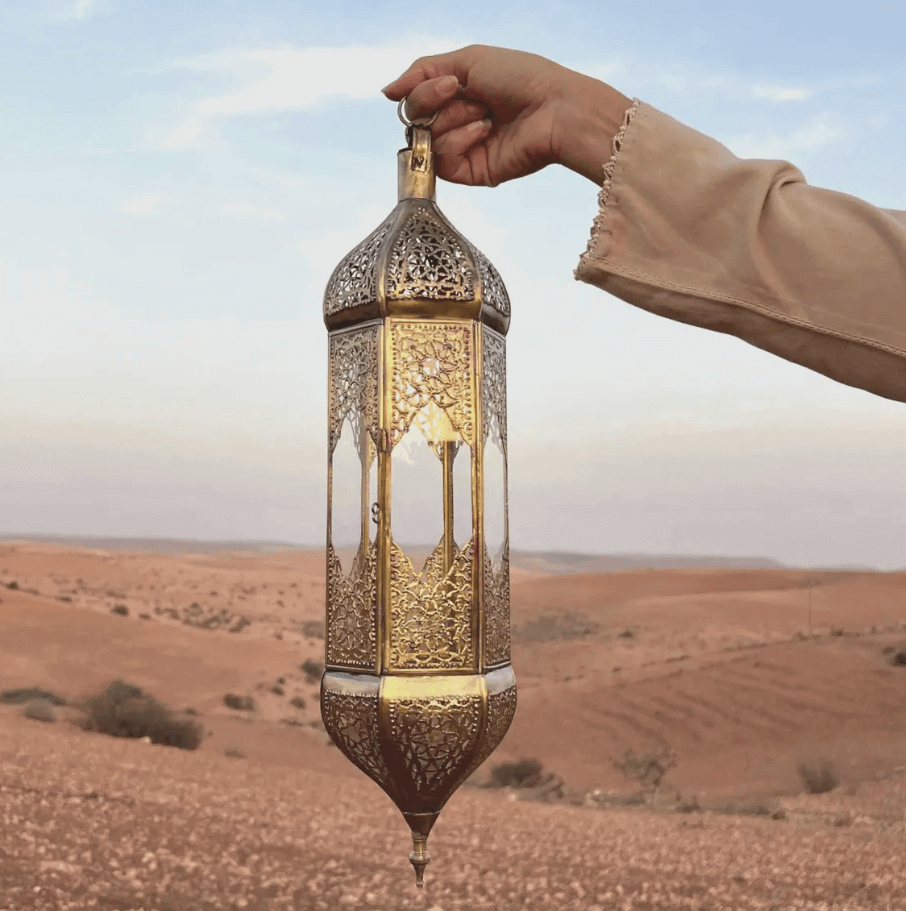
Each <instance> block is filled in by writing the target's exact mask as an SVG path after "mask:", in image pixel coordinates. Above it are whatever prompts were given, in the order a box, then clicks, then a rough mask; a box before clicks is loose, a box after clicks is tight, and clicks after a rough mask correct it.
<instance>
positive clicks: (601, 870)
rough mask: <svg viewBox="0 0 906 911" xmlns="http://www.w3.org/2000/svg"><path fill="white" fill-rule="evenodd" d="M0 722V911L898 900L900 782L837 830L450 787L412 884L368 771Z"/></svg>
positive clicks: (904, 790) (804, 804)
mask: <svg viewBox="0 0 906 911" xmlns="http://www.w3.org/2000/svg"><path fill="white" fill-rule="evenodd" d="M0 724H2V731H3V737H2V741H0V896H2V898H0V908H2V909H4V911H66V909H71V911H75V909H83V908H85V909H88V908H91V909H104V911H107V909H110V911H113V909H116V911H129V909H134V911H139V909H141V911H215V909H216V911H225V909H234V908H235V909H240V908H241V909H255V911H271V909H273V911H276V909H294V911H303V909H304V911H333V909H341V908H375V909H385V911H391V909H407V908H411V909H424V911H466V909H469V911H471V909H478V908H489V909H499V911H509V909H513V911H516V909H519V911H522V909H539V911H540V909H544V911H548V909H551V908H557V909H563V911H567V909H576V911H579V909H582V911H605V909H606V911H609V909H620V911H624V909H625V911H628V909H633V911H648V909H700V911H710V909H726V911H745V909H774V911H791V909H813V911H819V909H820V911H831V909H840V911H843V909H847V911H863V909H864V911H882V909H886V911H894V909H902V908H906V864H904V863H903V857H904V856H906V815H904V807H906V780H904V779H903V778H902V777H901V778H899V779H895V780H891V781H888V782H886V783H884V785H883V787H882V790H884V791H885V793H886V796H887V798H888V801H889V802H888V804H887V805H888V809H889V808H890V807H892V806H893V804H894V803H896V804H897V810H896V812H895V813H894V812H888V813H887V814H886V815H876V816H872V815H870V814H869V813H859V812H852V809H850V811H849V815H848V816H847V817H846V821H845V822H843V823H841V822H839V819H840V818H841V807H840V806H839V801H840V800H841V799H844V800H845V798H841V797H840V796H837V797H835V796H834V795H824V796H823V797H814V798H812V797H810V798H803V799H802V800H800V801H799V802H798V803H797V802H796V801H792V805H791V806H790V807H789V810H788V812H787V815H786V818H782V819H772V818H770V817H755V816H740V815H724V814H710V813H707V814H705V813H693V814H678V813H675V812H674V813H671V812H666V811H657V810H650V809H647V808H636V809H614V808H604V809H600V808H585V809H582V808H577V807H571V806H563V805H558V804H544V803H540V802H537V801H524V800H519V799H515V798H516V792H508V793H507V792H499V791H495V792H491V791H479V790H476V789H471V788H467V789H463V790H462V791H461V792H460V793H459V794H457V795H456V796H454V798H453V799H452V800H451V802H450V804H449V805H448V807H447V809H446V810H445V813H444V815H443V816H442V817H441V821H440V822H439V823H438V824H437V827H436V828H435V831H434V833H433V834H432V836H431V839H430V842H429V848H430V851H431V853H432V861H431V863H430V865H429V867H428V872H427V874H426V879H427V884H426V887H425V888H424V890H417V889H416V888H415V886H414V883H413V876H412V871H411V868H410V866H409V863H408V861H407V853H408V851H409V845H408V839H407V833H406V830H405V826H404V824H403V821H402V819H401V818H400V817H399V815H398V814H397V812H396V811H395V809H394V808H393V806H392V805H391V804H390V802H389V801H388V800H387V799H386V798H385V797H384V796H383V795H382V794H381V793H380V791H379V790H378V789H377V788H376V787H375V786H373V785H372V784H371V783H370V782H368V781H367V780H365V779H361V780H359V779H355V778H350V779H341V780H338V779H336V778H335V777H333V776H330V775H325V774H318V773H316V772H311V771H307V770H300V769H292V768H289V767H283V768H274V767H271V768H266V767H263V766H260V765H256V764H254V763H250V762H248V761H245V760H241V759H230V758H227V757H225V756H219V755H217V754H213V753H203V752H195V753H192V752H186V751H183V750H176V749H172V748H168V747H160V746H153V745H149V744H145V743H142V742H140V741H130V740H120V739H117V738H110V737H105V736H103V735H97V734H88V733H85V732H83V731H80V730H78V729H77V728H75V727H71V726H68V725H60V724H57V725H49V724H41V723H40V722H35V721H29V720H27V719H24V718H22V717H21V716H19V715H17V714H10V713H6V714H4V715H3V716H2V718H0ZM835 801H836V803H835ZM869 803H870V801H867V802H866V806H867V805H868V804H869ZM857 804H859V801H858V799H855V800H853V801H852V805H853V806H855V805H857ZM883 805H884V800H879V801H878V803H877V806H878V807H882V806H883Z"/></svg>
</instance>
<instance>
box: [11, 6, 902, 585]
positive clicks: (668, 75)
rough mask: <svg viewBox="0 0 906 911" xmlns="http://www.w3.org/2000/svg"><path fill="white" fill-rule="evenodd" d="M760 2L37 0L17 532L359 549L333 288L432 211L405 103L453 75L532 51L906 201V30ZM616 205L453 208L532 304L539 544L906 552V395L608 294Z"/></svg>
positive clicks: (517, 194)
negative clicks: (420, 68)
mask: <svg viewBox="0 0 906 911" xmlns="http://www.w3.org/2000/svg"><path fill="white" fill-rule="evenodd" d="M690 9H692V10H693V12H694V14H693V15H689V11H690ZM727 9H728V8H727V6H726V4H718V3H717V2H715V0H707V2H700V3H696V4H694V5H693V6H692V7H690V6H689V5H688V4H677V5H675V6H674V5H671V4H664V3H655V2H652V0H641V2H639V3H636V4H632V5H630V6H616V7H614V8H609V9H608V10H607V15H606V23H607V29H606V31H605V32H604V33H602V30H601V29H599V28H594V29H590V28H588V27H587V24H588V23H590V22H599V21H601V8H600V6H599V5H597V4H591V3H587V2H564V3H561V4H557V6H556V7H555V8H546V7H541V8H537V9H532V10H530V11H529V10H526V9H524V8H522V7H519V8H517V7H515V6H511V5H507V4H503V5H498V6H497V7H494V8H493V9H492V10H488V9H487V8H486V6H484V5H482V4H478V3H474V2H471V0H467V2H466V3H465V4H464V5H463V4H460V5H459V6H457V7H456V8H455V10H453V9H451V10H443V9H437V10H434V9H432V10H430V11H423V13H422V14H420V16H419V20H418V23H417V29H416V28H410V27H409V26H408V23H409V22H411V21H412V15H411V7H409V6H406V5H403V4H402V3H399V2H396V0H394V2H378V3H376V4H373V5H372V6H369V7H368V8H367V10H366V9H364V8H363V11H362V13H361V14H360V15H359V14H357V15H356V16H355V17H350V16H349V12H348V10H347V9H345V8H339V7H337V8H332V7H331V8H325V7H323V6H315V5H313V4H307V3H302V4H299V5H296V6H293V7H284V6H278V5H276V4H273V3H269V2H257V0H249V2H248V3H246V4H243V5H241V6H240V7H235V8H234V7H231V8H230V10H229V13H228V14H227V13H226V12H225V11H224V8H223V6H222V5H220V4H216V3H213V2H211V0H201V2H198V3H193V4H190V5H185V4H178V3H175V2H172V0H164V2H161V3H158V4H153V5H143V4H138V3H135V2H134V0H39V2H36V3H34V2H25V0H11V2H9V3H6V4H4V29H3V32H2V34H0V49H2V51H3V53H2V55H0V105H2V106H3V109H4V111H5V114H6V116H5V118H4V131H3V133H2V135H0V163H2V166H0V190H2V193H3V197H4V200H5V202H4V207H3V212H2V214H0V289H2V300H3V314H4V315H3V321H2V323H0V389H2V390H3V393H2V394H0V426H2V427H3V428H4V429H3V433H2V436H0V479H2V484H0V524H2V526H3V527H6V528H10V529H13V530H14V531H15V532H16V533H18V534H50V535H63V536H65V535H81V536H84V535H90V536H96V537H97V536H99V537H139V538H143V537H164V538H187V537H188V538H192V537H194V538H198V539H202V540H217V539H230V538H234V539H235V538H239V539H243V540H250V539H255V538H259V539H267V540H278V541H280V540H289V541H314V542H319V541H321V540H322V539H323V535H324V528H325V522H326V454H327V439H326V408H327V383H326V371H327V333H326V330H325V328H324V324H323V320H322V315H321V301H322V295H323V292H324V288H325V286H326V283H327V280H328V278H329V276H330V273H331V271H332V270H333V268H334V266H335V265H336V264H337V263H338V262H339V260H340V259H341V258H342V256H343V255H344V254H345V253H346V252H348V251H349V250H350V249H351V248H352V247H354V246H355V245H356V244H358V243H359V242H360V241H361V240H362V239H363V238H364V237H365V236H366V235H367V234H368V233H369V232H370V231H371V230H372V229H373V228H374V227H376V226H377V225H378V224H379V222H380V221H381V220H382V219H383V218H384V217H385V216H386V215H387V214H388V213H389V212H390V210H391V209H392V208H393V207H394V205H395V204H396V151H397V149H398V148H400V146H401V145H402V144H403V127H402V125H401V124H400V123H399V121H398V120H397V117H396V106H395V105H394V104H392V103H391V102H388V101H387V100H386V99H385V98H384V97H383V96H382V95H381V94H380V88H381V86H383V85H385V84H386V83H387V82H389V81H390V80H391V79H393V78H395V77H396V76H398V75H399V74H400V73H401V72H402V71H403V70H404V69H405V68H407V67H408V66H409V64H410V63H411V62H412V61H413V60H414V59H415V58H416V57H418V56H421V55H424V54H430V53H437V52H441V51H446V50H452V49H455V48H457V47H461V46H463V45H466V44H470V43H473V42H478V43H484V44H497V45H502V46H506V47H514V48H520V49H523V50H527V51H532V52H534V53H538V54H541V55H543V56H546V57H549V58H551V59H553V60H555V61H557V62H558V63H561V64H563V65H564V66H568V67H571V68H573V69H576V70H579V71H581V72H584V73H587V74H589V75H593V76H596V77H598V78H601V79H603V80H605V81H607V82H609V83H611V84H612V85H614V86H615V87H616V88H618V89H619V90H620V91H621V92H623V93H624V94H626V95H628V96H630V97H632V96H637V97H639V98H640V99H641V100H642V101H644V102H646V103H649V104H651V105H653V106H654V107H656V108H658V109H659V110H661V111H664V112H665V113H667V114H669V115H671V116H673V117H675V118H676V119H678V120H680V121H681V122H683V123H685V124H687V125H688V126H690V127H693V128H695V129H698V130H701V131H702V132H704V133H706V134H708V135H710V136H713V137H714V138H716V139H718V140H719V141H721V142H723V143H724V144H725V145H727V146H728V147H729V148H730V149H731V150H732V151H733V152H734V153H736V154H737V155H740V156H742V157H752V158H770V159H782V160H786V161H789V162H791V163H792V164H794V165H795V166H796V167H798V168H799V169H800V170H801V171H802V172H803V174H804V176H805V178H806V180H807V181H808V182H809V183H810V184H812V185H814V186H820V187H826V188H828V189H832V190H836V191H839V192H843V193H849V194H852V195H855V196H857V197H859V198H862V199H865V200H868V201H869V202H871V203H873V204H875V205H878V206H882V207H886V208H891V209H900V210H906V178H904V176H903V171H902V162H901V155H900V152H899V148H900V145H899V139H900V137H901V136H902V134H903V133H904V131H906V103H904V101H903V98H904V97H906V93H904V91H903V89H904V85H906V65H904V64H903V61H902V47H901V42H900V36H901V35H902V32H903V26H904V25H906V13H904V12H903V11H902V10H900V9H894V8H892V7H891V6H889V5H885V4H879V3H867V4H863V5H862V6H860V8H859V15H858V16H857V17H833V16H827V15H825V14H824V12H823V8H822V7H818V6H815V5H813V4H803V5H801V6H791V5H790V4H783V5H781V4H779V3H777V2H776V0H769V2H766V3H762V4H759V5H758V7H757V8H745V7H739V8H738V9H737V8H735V7H734V8H733V14H732V15H727ZM472 22H478V23H480V26H474V25H471V24H470V23H472ZM778 22H782V23H783V28H782V29H781V28H778ZM596 197H597V190H596V188H595V186H594V185H593V184H592V183H590V182H589V181H586V180H584V179H583V178H581V177H579V176H578V175H576V174H573V173H571V172H569V171H567V170H565V169H562V168H557V167H551V168H547V169H545V170H544V171H541V172H539V173H537V174H534V175H532V176H531V177H528V178H526V179H524V180H518V181H513V182H510V183H507V184H504V185H502V186H500V187H497V188H495V189H475V188H468V187H459V186H453V185H451V184H447V183H445V182H443V181H440V182H439V184H438V188H437V201H438V204H439V206H440V208H441V209H442V210H443V211H444V213H445V214H446V215H447V216H448V217H449V218H450V220H451V221H452V222H453V224H454V225H455V226H456V227H457V228H458V229H459V230H460V231H461V232H462V233H463V234H464V235H465V236H466V237H467V238H469V240H470V241H472V242H473V243H475V244H476V245H477V246H478V247H479V248H480V249H481V250H482V251H483V252H484V253H485V254H486V255H487V256H488V257H489V258H490V259H491V261H492V262H493V263H494V264H495V265H496V266H497V268H498V269H499V271H500V273H501V275H502V276H503V280H504V282H505V283H506V286H507V289H508V291H509V294H510V298H511V302H512V309H513V318H512V328H511V331H510V333H509V336H508V345H507V358H508V377H507V385H508V425H509V455H510V464H509V501H510V514H509V518H510V536H511V548H513V549H521V550H532V551H538V550H541V551H549V550H557V551H561V552H562V551H567V552H576V551H578V550H584V551H587V552H589V553H594V554H611V553H689V554H696V553H699V554H728V555H730V556H737V557H742V556H747V555H748V556H752V555H754V556H757V557H765V558H770V559H776V560H777V561H779V562H782V563H783V564H785V565H790V566H796V565H798V566H834V565H868V566H875V567H878V568H879V569H885V570H891V569H897V568H900V567H903V566H904V565H906V485H904V484H903V480H902V479H903V476H904V470H903V465H904V464H906V406H904V405H903V404H902V403H896V402H891V401H888V400H885V399H882V398H879V397H877V396H872V395H870V394H869V393H866V392H862V391H860V390H856V389H852V388H850V387H846V386H843V385H841V384H838V383H835V382H833V381H831V380H829V379H826V378H825V377H822V376H819V375H817V374H814V373H810V372H809V371H807V370H805V369H803V368H800V367H798V366H795V365H793V364H790V363H787V362H785V361H782V360H781V359H779V358H776V357H773V356H771V355H769V354H767V353H765V352H763V351H760V350H758V349H756V348H754V347H752V346H749V345H746V344H745V343H743V342H741V341H739V340H737V339H734V338H731V337H729V336H725V335H721V334H718V333H713V332H706V331H703V330H699V329H694V328H692V327H690V326H686V325H683V324H680V323H675V322H670V321H668V320H663V319H659V318H657V317H654V316H652V315H650V314H648V313H645V312H644V311H641V310H638V309H636V308H634V307H632V306H630V305H629V304H626V303H624V302H622V301H619V300H616V299H615V298H613V297H610V296H609V295H606V294H605V293H603V292H602V291H600V290H599V289H597V288H594V287H591V286H588V285H585V284H583V283H581V282H576V281H575V280H574V279H573V269H574V268H575V266H576V264H577V263H578V259H579V256H580V255H581V253H582V252H583V251H584V250H585V246H586V243H587V241H588V237H589V232H590V229H591V224H592V220H593V218H594V215H595V213H596V209H597V201H596ZM539 365H544V370H541V369H539ZM898 478H899V479H900V480H897V479H898ZM313 546H320V545H318V544H316V545H313Z"/></svg>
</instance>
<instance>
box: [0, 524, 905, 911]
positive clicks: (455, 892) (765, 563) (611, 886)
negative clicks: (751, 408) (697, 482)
mask: <svg viewBox="0 0 906 911" xmlns="http://www.w3.org/2000/svg"><path fill="white" fill-rule="evenodd" d="M324 562H325V561H324V555H323V553H322V552H321V551H317V550H309V551H305V550H298V549H288V548H281V547H280V546H278V545H276V544H275V545H273V546H262V545H251V544H249V545H237V544H235V543H233V544H229V543H221V544H210V545H201V544H198V543H191V542H189V543H187V542H153V541H141V542H138V541H113V540H111V541H101V540H95V541H91V542H88V541H79V540H76V539H73V540H58V541H50V540H6V541H0V618H2V625H0V630H2V635H0V731H2V734H0V911H64V909H82V908H91V909H111V911H113V909H117V911H130V909H132V911H139V909H141V911H196V909H198V911H208V909H211V911H213V909H218V911H222V909H234V908H236V909H240V908H242V909H254V911H270V909H296V911H303V909H304V911H308V909H312V911H315V909H316V911H333V909H342V908H375V909H386V911H391V909H405V908H412V909H423V911H466V909H480V908H488V909H501V911H510V909H513V911H515V909H545V911H547V909H558V911H559V909H576V911H578V909H582V911H609V909H619V911H624V909H625V911H628V909H633V911H649V909H651V911H653V909H699V911H710V909H731V911H744V909H774V911H791V909H814V911H818V909H821V911H831V909H840V911H843V909H847V911H857V909H865V911H869V909H870V911H881V909H906V862H904V860H903V858H904V857H906V570H904V571H902V572H889V573H882V572H875V571H871V570H867V569H860V568H850V569H845V570H833V571H830V570H806V569H790V568H785V567H782V566H779V565H777V564H775V563H772V562H771V561H769V560H758V559H752V560H749V561H727V560H721V559H719V558H713V559H712V558H699V559H689V558H669V557H659V558H653V557H646V556H645V555H624V556H600V557H587V556H582V555H569V554H520V553H518V552H516V553H514V554H513V555H512V618H513V642H514V654H513V666H514V669H515V672H516V677H517V681H518V686H519V707H518V711H517V714H516V720H515V722H514V723H513V726H512V728H511V729H510V731H509V733H508V734H507V736H506V738H505V740H504V741H503V743H502V745H501V746H500V748H499V749H498V750H497V751H496V752H495V753H494V755H493V756H492V757H491V758H490V759H489V760H488V761H487V762H486V763H485V765H484V766H483V767H482V768H481V769H479V770H478V772H477V773H476V774H475V776H474V777H473V779H472V781H470V782H469V784H468V785H467V786H465V787H463V788H461V789H460V791H459V792H458V793H457V794H456V795H454V797H453V798H452V799H451V801H450V803H449V804H448V806H447V808H446V809H445V811H444V813H443V814H442V816H441V818H440V821H439V822H438V824H437V826H436V827H435V829H434V832H433V833H432V835H431V839H430V841H429V850H430V853H431V856H432V861H431V863H430V864H429V866H428V869H427V873H426V886H425V888H424V889H423V890H417V889H416V888H415V886H414V883H413V877H412V870H411V867H410V865H409V862H408V860H407V855H408V852H409V850H410V840H409V835H408V831H407V829H406V826H405V824H404V822H403V820H402V818H401V817H400V816H399V814H398V812H397V811H396V809H395V808H394V807H393V805H392V804H391V802H390V801H389V799H388V798H387V797H385V796H384V795H383V793H382V792H381V791H380V790H379V789H378V788H377V786H376V785H374V784H373V783H372V782H371V781H369V780H368V779H367V778H366V777H365V776H364V775H363V774H361V773H360V772H358V771H357V770H356V769H355V768H354V767H353V766H352V765H351V764H350V763H349V762H348V761H347V760H346V759H345V758H344V757H343V756H342V755H341V754H340V753H339V751H338V750H337V749H336V748H334V747H333V745H332V744H331V743H330V741H329V739H328V738H327V735H326V734H325V732H324V730H323V726H322V725H321V723H320V717H319V706H318V679H319V674H320V670H321V665H320V662H321V661H323V648H324V641H323V635H324V629H323V620H324V617H323V614H324V588H325V579H324ZM113 681H121V682H123V683H128V684H129V685H131V686H133V687H137V688H138V689H139V690H141V691H142V692H143V693H145V694H150V695H151V696H153V697H154V699H156V700H158V701H159V702H160V703H161V704H163V705H164V706H166V707H168V708H169V710H171V711H172V713H174V716H173V717H176V718H179V719H181V722H184V723H185V724H187V725H189V726H194V728H193V729H195V730H198V731H200V732H201V733H200V735H199V737H200V739H199V742H198V744H197V748H196V749H176V748H174V747H173V746H166V745H162V744H159V743H152V742H149V740H148V738H147V737H145V738H141V737H132V738H129V737H110V736H105V735H104V734H102V733H99V732H97V731H95V730H86V729H84V725H80V724H79V723H74V722H77V721H78V720H79V718H80V717H81V716H80V712H82V710H81V709H80V708H79V707H80V706H81V705H83V704H84V701H85V700H86V699H88V698H89V697H91V696H93V695H96V694H98V693H100V692H101V691H103V690H104V688H105V687H107V686H108V685H109V684H110V683H111V682H113Z"/></svg>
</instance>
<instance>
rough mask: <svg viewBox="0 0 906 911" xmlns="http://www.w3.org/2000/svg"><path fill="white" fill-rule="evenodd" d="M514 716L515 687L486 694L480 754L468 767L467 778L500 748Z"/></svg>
mask: <svg viewBox="0 0 906 911" xmlns="http://www.w3.org/2000/svg"><path fill="white" fill-rule="evenodd" d="M515 716H516V687H515V686H511V687H510V688H509V689H508V690H504V691H503V692H502V693H488V718H487V721H486V722H485V729H484V737H482V739H481V752H480V753H479V754H478V756H476V757H475V761H474V762H473V763H472V764H471V766H469V770H468V772H467V773H466V776H465V777H466V778H468V777H469V775H471V774H472V773H473V772H474V771H475V770H476V769H477V768H478V767H479V766H480V765H481V764H482V763H483V762H484V761H485V760H486V759H487V758H488V757H489V756H490V755H491V753H493V752H494V750H496V749H497V747H499V746H500V744H501V742H502V741H503V738H504V737H505V736H506V732H507V731H508V730H509V729H510V725H511V724H512V723H513V718H514V717H515Z"/></svg>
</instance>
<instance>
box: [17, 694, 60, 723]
mask: <svg viewBox="0 0 906 911" xmlns="http://www.w3.org/2000/svg"><path fill="white" fill-rule="evenodd" d="M22 715H23V716H24V717H25V718H31V719H32V720H33V721H47V722H54V721H56V720H57V713H56V712H55V711H54V710H53V706H52V705H51V704H50V703H49V702H48V701H47V700H46V699H32V700H31V701H30V702H26V703H25V705H23V706H22Z"/></svg>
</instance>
